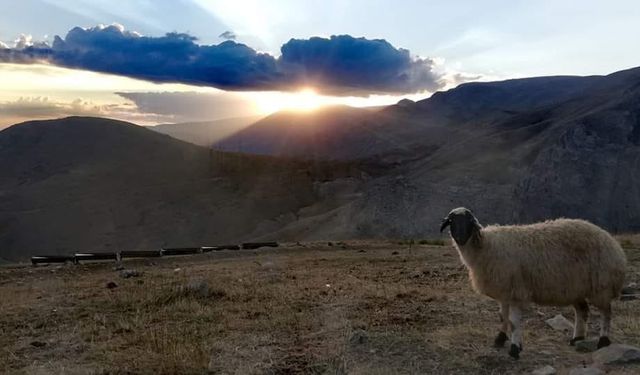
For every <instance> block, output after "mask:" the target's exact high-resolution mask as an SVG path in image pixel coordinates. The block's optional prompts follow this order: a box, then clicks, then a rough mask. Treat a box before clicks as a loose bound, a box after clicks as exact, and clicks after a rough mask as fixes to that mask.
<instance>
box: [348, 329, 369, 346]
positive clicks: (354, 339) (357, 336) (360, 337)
mask: <svg viewBox="0 0 640 375" xmlns="http://www.w3.org/2000/svg"><path fill="white" fill-rule="evenodd" d="M367 340H369V335H368V334H367V331H365V330H364V329H356V330H355V331H353V333H352V334H351V338H350V339H349V342H350V343H352V344H356V345H362V344H364V343H366V342H367Z"/></svg>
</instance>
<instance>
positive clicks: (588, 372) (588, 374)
mask: <svg viewBox="0 0 640 375" xmlns="http://www.w3.org/2000/svg"><path fill="white" fill-rule="evenodd" d="M569 375H604V372H603V371H602V370H600V369H599V368H596V367H576V368H573V369H571V371H569Z"/></svg>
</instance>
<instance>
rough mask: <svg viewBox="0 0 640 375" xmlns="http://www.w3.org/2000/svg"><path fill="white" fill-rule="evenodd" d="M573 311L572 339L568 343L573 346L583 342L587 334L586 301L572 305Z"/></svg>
mask: <svg viewBox="0 0 640 375" xmlns="http://www.w3.org/2000/svg"><path fill="white" fill-rule="evenodd" d="M573 309H574V311H575V313H576V320H575V324H574V325H573V338H571V341H569V344H570V345H575V344H576V342H578V341H580V340H584V337H585V335H586V333H587V321H588V320H589V305H588V304H587V301H580V302H578V303H576V304H574V305H573Z"/></svg>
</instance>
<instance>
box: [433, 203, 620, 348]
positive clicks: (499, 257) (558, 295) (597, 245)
mask: <svg viewBox="0 0 640 375" xmlns="http://www.w3.org/2000/svg"><path fill="white" fill-rule="evenodd" d="M447 226H450V233H451V237H452V238H453V241H454V243H455V246H456V248H457V250H458V253H459V254H460V259H461V260H462V262H463V263H464V264H465V266H466V267H467V269H468V270H469V278H470V279H471V283H472V286H473V289H474V290H475V291H477V292H478V293H481V294H484V295H487V296H489V297H491V298H493V299H495V300H496V301H498V302H499V303H500V320H501V322H502V326H501V329H500V332H499V333H498V336H497V337H496V338H495V341H494V345H495V346H496V347H502V346H504V344H505V342H506V341H507V330H508V328H509V324H508V322H511V347H510V350H509V355H510V356H511V357H513V358H516V359H517V358H519V355H520V352H521V351H522V326H521V322H520V320H521V316H522V309H524V308H525V307H526V306H527V305H528V303H530V302H533V303H536V304H539V305H548V306H573V308H574V310H575V325H574V331H573V338H572V339H571V341H570V344H571V345H574V344H575V343H576V342H577V341H579V340H583V339H584V336H585V334H586V326H587V319H588V316H589V305H588V304H589V303H590V304H592V305H594V306H596V307H597V308H598V310H599V311H600V312H601V315H602V320H601V325H600V338H599V340H598V345H597V346H598V348H601V347H603V346H607V345H609V344H610V343H611V341H610V340H609V337H608V336H609V330H610V325H611V301H612V300H613V299H614V298H616V297H618V296H619V295H620V291H621V289H622V284H623V282H624V272H625V267H626V257H625V254H624V251H623V250H622V248H621V247H620V245H619V244H618V242H617V241H616V240H615V239H614V238H613V237H612V236H611V235H610V234H609V233H607V232H606V231H605V230H603V229H601V228H600V227H598V226H596V225H594V224H591V223H589V222H587V221H584V220H574V219H557V220H550V221H545V222H542V223H537V224H530V225H510V226H499V225H492V226H487V227H482V226H481V225H480V223H479V222H478V220H477V219H476V218H475V216H474V215H473V213H472V212H471V211H470V210H468V209H466V208H464V207H460V208H456V209H454V210H452V211H451V212H450V213H449V215H447V217H445V218H444V219H443V221H442V225H441V227H440V232H442V231H443V230H444V229H445V228H446V227H447Z"/></svg>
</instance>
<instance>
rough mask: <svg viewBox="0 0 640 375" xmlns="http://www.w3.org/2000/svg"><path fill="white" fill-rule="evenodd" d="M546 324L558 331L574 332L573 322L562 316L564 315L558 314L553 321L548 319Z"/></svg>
mask: <svg viewBox="0 0 640 375" xmlns="http://www.w3.org/2000/svg"><path fill="white" fill-rule="evenodd" d="M545 322H547V324H548V325H549V326H551V328H553V329H555V330H556V331H571V330H573V324H571V322H570V321H569V320H568V319H567V318H565V317H564V316H562V314H558V315H556V316H554V317H553V318H551V319H547V320H545Z"/></svg>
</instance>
